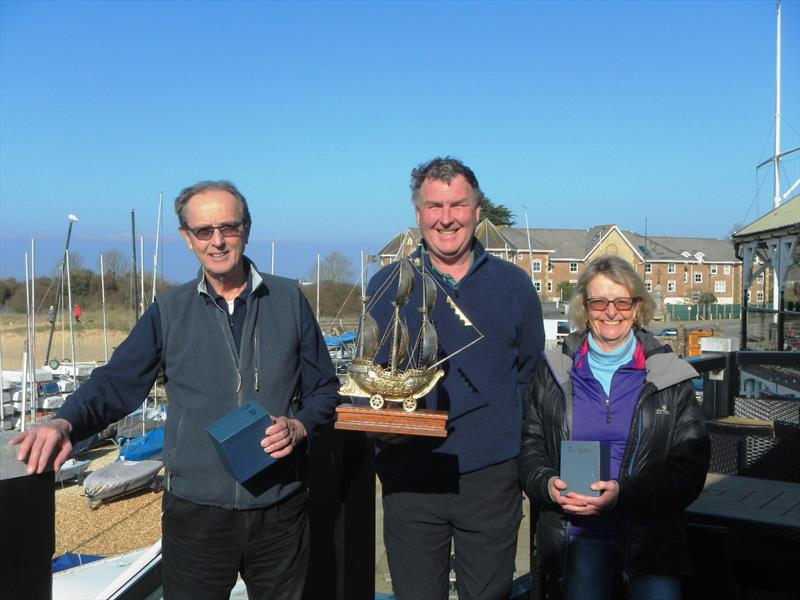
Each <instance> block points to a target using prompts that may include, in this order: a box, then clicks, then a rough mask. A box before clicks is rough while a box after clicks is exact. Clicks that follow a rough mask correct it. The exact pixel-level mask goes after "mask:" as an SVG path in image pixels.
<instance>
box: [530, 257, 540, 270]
mask: <svg viewBox="0 0 800 600" xmlns="http://www.w3.org/2000/svg"><path fill="white" fill-rule="evenodd" d="M531 264H533V272H534V273H541V272H542V261H541V260H538V259H533V260H532V261H531Z"/></svg>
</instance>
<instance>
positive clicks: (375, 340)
mask: <svg viewBox="0 0 800 600" xmlns="http://www.w3.org/2000/svg"><path fill="white" fill-rule="evenodd" d="M379 343H380V334H379V332H378V323H377V322H376V321H375V318H374V317H373V316H372V315H371V314H369V313H366V314H365V315H364V316H363V317H362V320H361V329H360V331H359V333H358V358H360V359H365V358H368V359H370V360H372V359H373V358H374V357H375V354H376V353H377V352H378V344H379Z"/></svg>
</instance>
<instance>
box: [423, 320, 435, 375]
mask: <svg viewBox="0 0 800 600" xmlns="http://www.w3.org/2000/svg"><path fill="white" fill-rule="evenodd" d="M438 346H439V335H438V334H437V333H436V329H435V328H434V327H433V323H431V322H430V320H428V319H427V318H426V319H425V320H424V321H423V322H422V351H421V352H420V357H419V368H420V369H425V368H427V367H429V366H430V365H432V364H433V363H435V362H436V350H437V348H438Z"/></svg>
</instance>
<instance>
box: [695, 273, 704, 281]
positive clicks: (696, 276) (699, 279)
mask: <svg viewBox="0 0 800 600" xmlns="http://www.w3.org/2000/svg"><path fill="white" fill-rule="evenodd" d="M694 282H695V283H703V274H702V273H699V272H698V273H695V274H694Z"/></svg>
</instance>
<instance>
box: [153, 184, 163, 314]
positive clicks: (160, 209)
mask: <svg viewBox="0 0 800 600" xmlns="http://www.w3.org/2000/svg"><path fill="white" fill-rule="evenodd" d="M163 206H164V192H161V193H160V194H159V195H158V221H157V222H156V249H155V252H153V293H152V294H151V295H150V303H151V304H152V303H153V302H155V301H156V280H157V274H158V244H159V242H160V241H161V213H162V212H163Z"/></svg>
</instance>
